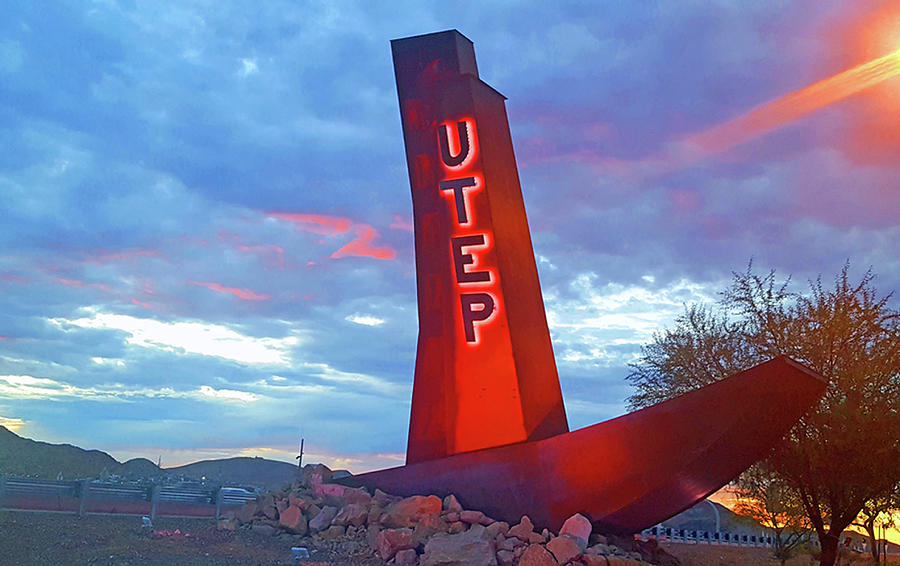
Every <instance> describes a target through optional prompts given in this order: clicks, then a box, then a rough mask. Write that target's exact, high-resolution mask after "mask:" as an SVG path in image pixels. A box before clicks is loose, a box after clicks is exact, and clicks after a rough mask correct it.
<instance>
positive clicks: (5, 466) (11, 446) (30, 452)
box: [0, 426, 121, 479]
mask: <svg viewBox="0 0 900 566" xmlns="http://www.w3.org/2000/svg"><path fill="white" fill-rule="evenodd" d="M119 466H121V464H119V462H117V461H116V460H115V459H114V458H113V457H112V456H110V455H109V454H107V453H106V452H101V451H99V450H84V449H82V448H78V447H77V446H72V445H71V444H49V443H47V442H39V441H36V440H31V439H28V438H22V437H21V436H18V435H17V434H15V433H13V432H12V431H10V430H7V429H6V428H5V427H2V426H0V473H2V474H10V475H16V476H30V477H37V478H42V479H56V477H57V475H58V474H60V473H61V474H63V476H64V477H65V478H66V479H75V478H86V477H95V476H99V475H100V474H101V473H102V472H103V470H104V469H106V470H107V471H109V472H113V470H117V469H118V468H119Z"/></svg>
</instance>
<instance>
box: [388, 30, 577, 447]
mask: <svg viewBox="0 0 900 566" xmlns="http://www.w3.org/2000/svg"><path fill="white" fill-rule="evenodd" d="M392 50H393V55H394V70H395V74H396V77H397V91H398V94H399V98H400V114H401V118H402V122H403V137H404V141H405V144H406V159H407V165H408V168H409V179H410V186H411V188H412V198H413V209H414V212H415V234H416V236H415V237H416V272H417V277H418V298H419V344H418V351H417V353H416V371H415V382H414V385H413V402H412V414H411V416H410V427H409V444H408V448H407V457H406V460H407V463H414V462H421V461H424V460H430V459H434V458H441V457H444V456H449V455H451V454H456V453H459V452H466V451H471V450H479V449H483V448H489V447H492V446H500V445H504V444H511V443H516V442H524V441H531V440H540V439H542V438H548V437H550V436H553V435H556V434H560V433H564V432H567V431H568V424H567V422H566V413H565V409H564V407H563V401H562V394H561V392H560V387H559V379H558V377H557V374H556V363H555V361H554V358H553V349H552V347H551V345H550V333H549V331H548V330H547V319H546V317H545V315H544V303H543V299H542V298H541V288H540V283H539V281H538V274H537V267H536V266H535V261H534V251H533V249H532V247H531V235H530V233H529V231H528V221H527V219H526V217H525V205H524V202H523V200H522V191H521V188H520V186H519V176H518V171H517V169H516V160H515V155H514V154H513V147H512V139H511V138H510V133H509V123H508V122H507V118H506V107H505V102H504V101H505V98H504V97H503V96H502V95H501V94H499V93H498V92H497V91H495V90H494V89H492V88H491V87H490V86H488V85H487V84H485V83H484V82H482V81H481V80H480V79H479V78H478V69H477V66H476V64H475V50H474V48H473V46H472V42H471V41H469V40H468V39H466V38H465V37H463V36H462V34H460V33H459V32H457V31H447V32H441V33H435V34H429V35H424V36H418V37H412V38H407V39H400V40H395V41H393V42H392Z"/></svg>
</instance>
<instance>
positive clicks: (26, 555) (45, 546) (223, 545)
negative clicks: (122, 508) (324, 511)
mask: <svg viewBox="0 0 900 566" xmlns="http://www.w3.org/2000/svg"><path fill="white" fill-rule="evenodd" d="M153 529H154V530H157V531H169V533H173V532H174V531H176V530H178V531H180V534H169V535H164V536H159V535H157V536H154V535H152V534H150V533H149V532H148V531H147V530H145V529H142V528H141V518H140V517H134V516H121V515H120V516H111V515H105V516H104V515H89V516H86V517H76V516H74V515H71V514H63V513H39V512H24V511H0V565H2V566H82V565H97V566H182V565H183V566H281V565H284V566H286V565H292V566H293V565H294V564H296V563H295V562H293V561H292V560H291V547H292V546H304V547H306V548H308V549H309V551H310V562H319V563H330V564H342V565H344V564H346V565H353V566H374V565H380V564H382V562H381V560H379V559H377V558H375V557H374V556H373V555H372V554H371V552H370V551H369V550H368V547H366V546H365V541H364V539H358V540H350V541H346V540H345V541H342V542H341V543H336V542H328V541H323V540H321V539H319V538H309V537H296V536H291V535H280V536H274V537H268V536H266V537H264V536H261V535H258V534H256V533H252V532H249V531H245V530H240V529H239V530H237V531H224V530H223V531H219V530H216V523H215V521H213V520H212V519H171V518H158V519H157V520H156V521H154V522H153ZM320 566H323V565H321V564H320Z"/></svg>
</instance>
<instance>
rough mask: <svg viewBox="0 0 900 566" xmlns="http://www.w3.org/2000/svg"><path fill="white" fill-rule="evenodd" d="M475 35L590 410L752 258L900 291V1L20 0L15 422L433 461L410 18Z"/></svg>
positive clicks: (185, 450) (6, 150)
mask: <svg viewBox="0 0 900 566" xmlns="http://www.w3.org/2000/svg"><path fill="white" fill-rule="evenodd" d="M450 4H455V5H454V6H453V7H449V5H450ZM551 4H552V6H551ZM449 28H456V29H459V30H460V31H461V32H462V33H464V34H465V35H466V36H467V37H469V38H470V39H472V40H473V41H474V43H475V49H476V54H477V57H478V66H479V70H480V72H481V77H482V79H483V80H485V81H486V82H488V83H489V84H490V85H492V86H493V87H495V88H496V89H497V90H499V91H500V92H502V93H504V94H505V95H506V96H507V97H508V98H509V100H508V103H507V108H508V113H509V117H510V123H511V127H512V134H513V140H514V144H515V147H516V153H517V158H518V162H519V173H520V177H521V180H522V186H523V191H524V196H525V203H526V207H527V209H528V215H529V222H530V225H531V230H532V235H533V239H534V248H535V253H536V256H537V260H538V268H539V271H540V276H541V280H542V284H543V290H544V300H545V305H546V309H547V312H548V318H549V321H550V330H551V334H552V337H553V346H554V350H555V353H556V357H557V363H558V366H559V373H560V379H561V382H562V388H563V394H564V397H565V401H566V405H567V411H568V416H569V422H570V425H571V426H572V427H573V428H575V427H581V426H586V425H589V424H592V423H595V422H598V421H601V420H605V419H607V418H610V417H614V416H617V415H619V414H622V413H623V412H624V410H625V399H626V398H627V396H628V395H629V393H630V390H629V387H628V385H627V384H626V383H625V381H624V377H625V375H626V374H627V373H628V369H627V364H628V362H629V361H631V360H633V359H634V357H635V356H636V355H637V354H638V353H639V351H640V346H641V344H642V343H645V342H646V341H647V340H648V339H650V337H651V336H652V333H653V332H654V331H658V330H661V329H663V328H664V327H665V326H666V325H668V324H671V321H672V320H673V318H674V317H675V316H676V315H677V314H678V313H679V312H681V310H682V308H683V305H684V304H687V303H692V302H695V301H711V300H715V298H716V294H717V292H718V291H719V290H721V289H722V288H723V287H724V286H725V285H726V284H727V282H728V280H729V278H730V274H731V272H732V271H735V270H738V271H740V270H743V269H744V268H745V267H746V265H747V262H748V261H749V260H750V259H751V258H753V261H754V265H755V266H757V267H758V268H759V269H760V270H768V269H770V268H774V269H776V270H778V272H779V273H782V274H784V275H788V274H790V275H792V276H793V278H794V280H795V281H798V282H800V283H801V288H802V284H803V283H804V282H805V281H807V280H808V279H810V278H814V277H816V276H817V275H818V274H823V275H824V277H825V279H826V280H830V279H831V278H832V277H833V275H834V274H836V273H837V272H838V271H839V269H840V267H841V265H842V264H843V263H844V262H845V261H847V260H850V262H851V265H852V271H853V273H855V274H857V275H858V274H859V273H861V272H862V271H864V270H865V269H866V268H868V267H870V266H871V267H872V268H873V269H874V271H875V272H876V273H877V274H878V278H877V280H876V286H877V287H878V288H879V289H880V290H882V291H884V292H887V291H890V290H894V289H900V253H898V251H897V250H898V246H897V241H898V239H900V159H898V157H900V127H898V126H897V124H898V121H900V78H898V76H897V75H898V72H900V63H898V61H897V59H898V58H900V55H898V56H897V57H895V58H894V59H893V60H889V61H885V60H880V59H879V58H883V57H884V56H887V55H890V54H891V53H893V52H895V50H896V49H897V48H898V47H900V11H898V9H897V6H896V3H892V2H875V1H868V2H864V1H860V2H833V1H823V0H808V1H795V2H792V3H788V4H785V3H783V2H781V1H774V0H773V1H758V2H752V3H747V2H738V1H718V2H681V1H679V2H675V1H671V2H659V3H650V2H643V3H637V2H636V3H614V2H606V3H597V4H596V5H592V4H591V3H583V2H562V3H545V2H534V3H531V4H517V3H512V2H461V3H458V4H456V3H449V2H419V1H417V2H406V3H404V2H390V3H380V2H305V1H304V2H298V1H291V2H287V1H286V2H275V1H273V2H263V3H258V2H208V1H196V2H171V3H168V2H167V3H154V2H142V1H134V2H117V1H115V0H107V1H95V2H81V1H77V2H52V3H44V2H41V3H36V2H28V1H24V0H23V1H17V0H12V1H11V2H4V3H3V6H2V8H0V148H2V152H0V424H4V425H6V426H8V427H10V428H11V429H13V430H16V431H17V432H18V433H19V434H22V435H24V436H28V437H31V438H37V439H41V440H47V441H51V442H69V443H73V444H77V445H80V446H83V447H87V448H98V449H102V450H105V451H108V452H109V453H111V454H112V455H113V456H115V457H117V458H119V459H120V460H124V459H127V458H131V457H134V456H146V457H149V458H151V459H154V460H155V459H156V458H157V457H159V456H161V457H162V461H163V465H177V464H181V463H185V462H189V461H193V460H198V459H203V458H209V457H224V456H233V455H258V456H266V457H271V458H278V459H284V460H291V459H292V457H293V455H294V454H296V449H297V441H298V438H299V435H300V434H302V435H303V436H304V437H305V438H306V442H307V453H308V454H309V455H310V459H312V460H321V461H324V462H326V463H327V464H330V465H332V466H337V467H347V468H349V469H351V470H352V471H355V472H361V471H365V470H369V469H374V468H377V467H382V466H387V465H396V464H399V463H402V459H403V454H404V452H405V449H406V430H407V426H408V416H409V401H410V395H411V386H412V375H413V364H414V356H415V346H416V334H417V321H416V296H415V265H414V258H413V234H412V231H411V224H412V206H411V200H410V194H409V185H408V181H407V177H406V164H405V157H404V151H403V145H402V137H401V129H400V120H399V112H398V107H397V99H396V91H395V87H394V77H393V70H392V64H391V55H390V46H389V40H391V39H394V38H399V37H405V36H410V35H417V34H421V33H427V32H432V31H440V30H444V29H449ZM871 61H875V63H872V64H873V65H876V66H877V69H874V70H873V71H872V72H869V71H866V72H865V73H863V72H862V71H857V72H855V73H853V72H851V73H850V74H843V75H842V74H840V73H842V72H843V71H845V70H847V69H852V68H854V67H856V66H858V65H864V64H867V63H869V62H871ZM878 61H881V62H878ZM891 65H893V66H891ZM866 69H868V67H867V68H866ZM873 77H874V78H873ZM830 78H831V79H830ZM823 80H824V81H825V82H824V83H823V84H820V85H819V86H818V87H816V88H813V89H805V87H808V86H809V85H811V84H813V83H816V82H817V81H823ZM804 89H805V90H804ZM791 93H794V94H791ZM785 95H788V96H787V98H781V97H784V96H785ZM772 101H774V102H772Z"/></svg>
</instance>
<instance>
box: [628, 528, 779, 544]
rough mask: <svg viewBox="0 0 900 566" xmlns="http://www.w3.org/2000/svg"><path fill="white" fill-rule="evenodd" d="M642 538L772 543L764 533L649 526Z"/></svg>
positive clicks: (713, 542) (687, 541)
mask: <svg viewBox="0 0 900 566" xmlns="http://www.w3.org/2000/svg"><path fill="white" fill-rule="evenodd" d="M641 537H642V538H644V539H656V540H659V541H660V542H663V541H665V542H672V543H683V544H703V543H705V544H719V545H729V546H754V547H763V548H770V547H772V546H773V545H774V542H775V541H774V537H772V536H771V535H766V534H749V533H729V532H719V531H715V532H711V531H698V530H691V529H673V528H671V527H661V526H656V527H651V528H649V529H645V530H643V531H641Z"/></svg>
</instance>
